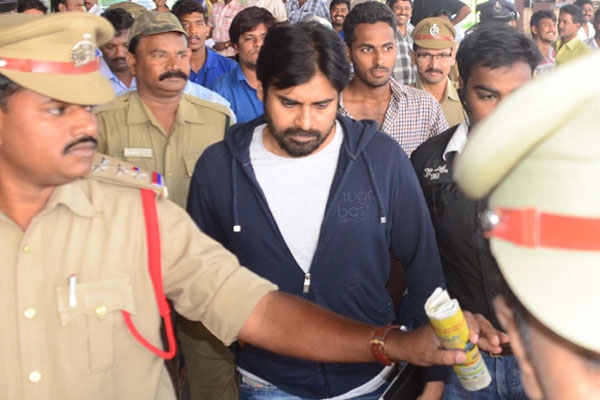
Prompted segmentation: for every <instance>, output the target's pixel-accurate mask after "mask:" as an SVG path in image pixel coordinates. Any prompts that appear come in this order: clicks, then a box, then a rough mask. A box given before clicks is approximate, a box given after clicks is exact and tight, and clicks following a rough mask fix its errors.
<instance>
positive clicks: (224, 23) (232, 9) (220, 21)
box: [208, 0, 244, 57]
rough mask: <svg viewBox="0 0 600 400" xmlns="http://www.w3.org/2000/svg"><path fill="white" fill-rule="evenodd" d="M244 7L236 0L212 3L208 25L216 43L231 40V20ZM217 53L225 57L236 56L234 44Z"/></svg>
mask: <svg viewBox="0 0 600 400" xmlns="http://www.w3.org/2000/svg"><path fill="white" fill-rule="evenodd" d="M243 9H244V6H243V5H241V4H240V3H238V2H237V1H236V0H231V1H230V2H229V3H227V4H225V3H224V2H223V1H219V2H218V3H217V4H213V5H212V7H211V9H210V15H209V16H208V26H210V27H211V28H212V38H213V40H214V41H215V43H219V42H227V41H228V40H229V27H230V26H231V21H233V17H235V16H236V15H237V13H239V12H240V11H242V10H243ZM217 53H219V54H220V55H222V56H225V57H232V56H235V50H234V49H233V46H229V47H228V48H226V49H225V50H222V51H217Z"/></svg>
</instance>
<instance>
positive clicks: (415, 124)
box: [338, 78, 449, 157]
mask: <svg viewBox="0 0 600 400" xmlns="http://www.w3.org/2000/svg"><path fill="white" fill-rule="evenodd" d="M390 86H391V89H392V97H391V99H390V104H389V106H388V109H387V111H386V112H385V117H384V119H383V126H382V127H381V130H382V131H383V132H385V133H387V134H388V135H390V136H391V137H393V138H394V139H395V140H396V141H397V142H398V143H400V147H402V149H403V150H404V152H405V153H406V154H407V155H408V156H409V157H410V154H411V153H412V152H413V151H414V150H415V149H416V148H417V147H419V145H420V144H421V143H423V142H424V141H426V140H427V139H429V138H430V137H432V136H435V135H437V134H438V133H441V132H444V131H445V130H446V129H448V128H449V126H448V121H446V117H445V116H444V113H443V111H442V107H441V106H440V103H438V101H437V100H436V99H435V98H434V97H433V96H432V95H431V94H429V93H427V92H425V91H424V90H419V89H415V88H413V87H410V86H405V85H401V84H400V83H398V82H396V81H395V80H394V79H393V78H392V79H390ZM338 111H339V113H340V114H341V115H346V116H348V117H352V115H350V113H349V112H348V110H346V108H345V107H344V99H343V94H340V106H339V110H338Z"/></svg>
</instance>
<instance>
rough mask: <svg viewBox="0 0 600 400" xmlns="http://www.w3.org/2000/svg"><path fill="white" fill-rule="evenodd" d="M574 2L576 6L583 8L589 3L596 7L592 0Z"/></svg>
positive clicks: (576, 0)
mask: <svg viewBox="0 0 600 400" xmlns="http://www.w3.org/2000/svg"><path fill="white" fill-rule="evenodd" d="M573 4H575V5H576V6H578V7H581V8H583V5H584V4H589V5H591V6H592V7H594V2H592V0H575V1H574V2H573Z"/></svg>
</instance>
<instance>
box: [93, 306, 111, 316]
mask: <svg viewBox="0 0 600 400" xmlns="http://www.w3.org/2000/svg"><path fill="white" fill-rule="evenodd" d="M95 311H96V315H97V316H99V317H104V316H105V315H106V312H107V311H108V309H107V308H106V306H103V305H100V306H98V307H96V310H95Z"/></svg>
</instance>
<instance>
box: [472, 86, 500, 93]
mask: <svg viewBox="0 0 600 400" xmlns="http://www.w3.org/2000/svg"><path fill="white" fill-rule="evenodd" d="M473 89H477V90H484V91H486V92H490V93H491V94H495V95H499V94H500V92H499V91H497V90H494V89H492V88H491V87H489V86H486V85H477V86H475V87H474V88H473Z"/></svg>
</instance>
